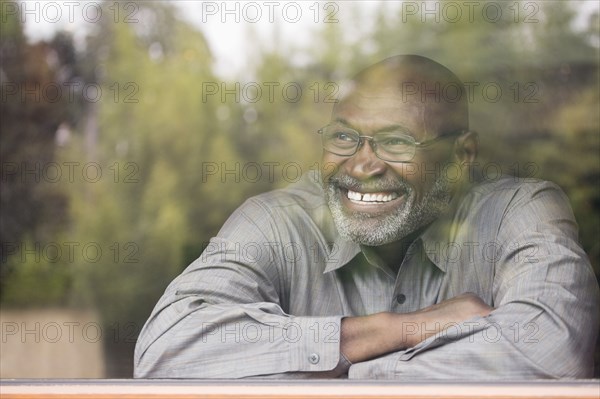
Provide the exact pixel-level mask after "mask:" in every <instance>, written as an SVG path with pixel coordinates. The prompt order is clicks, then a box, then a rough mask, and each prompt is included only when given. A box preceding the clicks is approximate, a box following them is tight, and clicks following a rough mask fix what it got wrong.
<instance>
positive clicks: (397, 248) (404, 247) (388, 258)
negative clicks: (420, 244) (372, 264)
mask: <svg viewBox="0 0 600 399" xmlns="http://www.w3.org/2000/svg"><path fill="white" fill-rule="evenodd" d="M426 228H427V226H423V227H421V228H419V229H418V230H416V231H414V232H412V233H410V234H409V235H408V236H406V237H404V238H402V239H400V240H398V241H394V242H390V243H389V244H384V245H379V246H376V247H371V249H372V250H373V251H375V253H377V255H378V256H379V257H380V258H381V259H383V261H384V262H385V263H386V264H387V265H388V266H389V267H390V268H391V269H392V270H393V271H394V272H396V273H397V272H398V269H399V268H400V265H401V264H402V261H403V260H404V257H405V256H406V252H407V251H408V247H410V244H412V243H413V241H415V240H416V239H417V238H418V237H419V236H420V235H421V233H423V231H424V230H425V229H426Z"/></svg>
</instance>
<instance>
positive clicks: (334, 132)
mask: <svg viewBox="0 0 600 399" xmlns="http://www.w3.org/2000/svg"><path fill="white" fill-rule="evenodd" d="M318 132H319V134H320V135H321V137H322V139H323V149H324V150H325V151H328V152H331V153H332V154H335V155H340V156H343V157H349V156H352V155H354V154H356V152H357V151H358V149H359V148H360V146H361V145H362V143H363V142H364V141H365V140H368V141H370V142H371V148H372V149H373V151H374V152H375V155H376V156H377V157H378V158H380V159H382V160H384V161H388V162H410V161H411V160H412V159H413V157H414V156H415V153H416V151H417V148H423V147H427V146H430V145H432V144H435V143H437V142H438V141H441V140H444V139H447V138H449V137H453V136H458V135H460V134H462V133H464V132H465V131H464V130H460V131H457V132H452V133H445V134H441V135H439V136H438V137H436V138H434V139H431V140H428V141H423V142H420V143H419V142H417V141H415V139H414V137H412V136H409V135H407V134H405V133H403V132H400V131H391V132H381V133H377V134H375V135H374V136H363V135H361V134H360V133H359V132H357V131H356V130H354V129H350V128H348V127H345V126H343V125H340V124H331V125H327V126H325V127H323V128H321V129H319V130H318Z"/></svg>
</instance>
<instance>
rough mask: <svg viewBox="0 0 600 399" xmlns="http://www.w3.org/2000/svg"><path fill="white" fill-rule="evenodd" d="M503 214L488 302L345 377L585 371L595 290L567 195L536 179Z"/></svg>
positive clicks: (588, 371)
mask: <svg viewBox="0 0 600 399" xmlns="http://www.w3.org/2000/svg"><path fill="white" fill-rule="evenodd" d="M503 220H504V222H503V223H502V225H501V226H500V228H499V232H498V234H497V240H498V242H499V243H500V244H501V245H502V248H504V249H505V250H503V251H501V253H500V255H499V258H498V260H497V261H496V262H495V265H494V267H495V268H496V272H495V276H494V283H493V286H494V292H493V303H492V304H491V305H492V306H494V307H495V310H494V311H493V312H492V313H491V314H490V315H489V316H487V317H485V318H481V317H479V318H474V319H472V320H468V321H466V322H463V323H457V324H453V325H449V326H446V329H445V330H444V331H442V332H441V333H438V334H437V335H435V336H433V337H430V338H429V339H427V340H425V341H423V342H421V343H420V344H418V345H417V346H415V347H413V348H409V349H407V350H404V351H400V352H396V353H392V354H389V355H387V356H384V357H382V358H379V359H375V360H372V361H368V362H364V363H359V364H354V365H352V367H351V368H350V371H349V377H350V378H395V379H410V380H423V379H454V380H457V379H460V380H490V379H513V380H514V379H533V378H589V377H592V373H593V353H594V345H595V341H596V335H597V332H598V312H597V306H598V303H599V297H600V295H599V292H598V284H597V282H596V278H595V276H594V273H593V271H592V268H591V266H590V264H589V260H588V258H587V256H586V254H585V253H584V252H583V250H582V249H581V247H580V246H579V244H578V242H577V225H576V223H575V221H574V217H573V215H572V211H571V209H570V206H569V203H568V200H567V198H566V196H565V195H564V193H562V191H561V190H560V189H559V188H558V187H557V186H555V185H554V184H552V183H547V182H544V183H539V184H536V185H535V188H534V189H532V190H526V191H525V192H521V193H519V194H517V195H515V198H513V200H512V201H511V204H510V206H509V207H508V208H507V210H506V215H505V217H504V219H503ZM515 243H517V244H518V245H515Z"/></svg>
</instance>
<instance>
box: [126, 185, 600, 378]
mask: <svg viewBox="0 0 600 399" xmlns="http://www.w3.org/2000/svg"><path fill="white" fill-rule="evenodd" d="M393 269H394V268H391V267H389V265H386V264H385V263H384V262H383V261H382V260H381V259H379V258H378V257H377V256H376V255H375V253H374V252H373V251H370V250H369V248H367V247H361V246H359V245H357V244H355V243H352V242H347V241H344V240H342V239H341V238H340V237H339V235H338V234H337V232H336V229H335V226H334V224H333V221H332V219H331V215H330V213H329V209H328V206H327V204H326V202H325V200H324V196H323V192H322V189H321V187H320V184H319V183H318V182H317V179H316V177H315V176H311V175H307V176H305V178H304V179H303V180H302V181H301V182H298V183H296V184H293V185H291V186H289V187H288V188H285V189H282V190H275V191H272V192H269V193H266V194H263V195H259V196H256V197H253V198H250V199H249V200H247V201H246V202H245V203H244V204H243V205H242V206H241V207H240V208H239V209H237V210H236V211H235V212H234V213H233V215H232V216H231V217H230V218H229V220H228V221H227V222H226V223H225V225H224V226H223V228H222V229H221V231H220V232H219V234H218V235H217V236H216V237H214V238H213V239H211V240H210V242H209V243H208V246H207V247H206V249H205V251H204V252H203V253H202V255H201V256H200V258H198V259H197V260H196V261H194V262H193V263H192V264H191V265H189V267H188V268H187V269H186V270H185V271H184V272H183V273H182V274H181V275H180V276H179V277H177V278H176V279H175V280H174V281H173V282H172V283H171V284H170V285H169V287H168V288H167V290H166V291H165V293H164V295H163V297H162V298H161V299H160V301H159V302H158V304H157V305H156V307H155V309H154V311H153V312H152V315H151V316H150V318H149V320H148V321H147V323H146V325H145V326H144V328H143V330H142V332H141V334H140V337H139V339H138V342H137V346H136V351H135V377H145V378H241V377H251V376H264V377H267V376H269V377H282V378H300V377H309V378H310V377H314V378H317V377H335V376H340V375H346V373H347V375H348V376H349V377H350V378H365V379H374V378H387V379H407V380H415V379H500V378H502V379H506V378H510V379H524V378H557V377H578V378H581V377H590V376H592V373H593V348H594V344H595V339H596V334H597V330H598V311H597V306H598V302H599V293H598V285H597V282H596V279H595V276H594V273H593V271H592V268H591V266H590V264H589V260H588V258H587V256H586V254H585V253H584V251H583V250H582V249H581V247H580V245H579V244H578V240H577V224H576V223H575V221H574V217H573V214H572V211H571V209H570V206H569V203H568V200H567V198H566V196H565V195H564V194H563V192H562V191H561V190H560V189H559V188H558V187H557V186H556V185H554V184H552V183H549V182H544V181H537V180H535V181H534V180H531V179H529V180H528V181H526V182H525V181H522V180H519V179H517V178H513V177H503V178H500V179H497V180H495V181H486V182H483V183H479V184H476V185H473V186H470V187H469V188H468V190H465V192H463V194H461V195H457V196H455V198H454V199H453V201H452V204H451V211H450V212H448V213H446V214H444V215H443V216H442V217H440V218H439V219H438V220H436V221H435V222H434V223H432V224H431V225H430V226H429V227H428V228H427V229H426V230H425V231H424V232H423V234H421V236H420V237H419V238H418V239H416V240H415V241H414V242H413V243H412V244H411V245H410V247H409V248H408V250H407V254H406V256H405V258H404V260H403V262H402V264H401V265H400V267H399V270H398V273H395V272H393ZM464 292H472V293H475V294H477V295H478V296H479V297H481V298H482V299H483V300H484V301H485V302H486V303H487V304H488V305H490V306H492V307H494V308H495V310H494V311H493V312H492V313H491V314H490V315H489V316H487V317H484V318H482V317H477V318H473V319H471V320H467V321H465V322H463V323H456V324H451V325H447V326H442V327H445V329H444V331H442V332H440V333H438V334H436V335H434V336H432V337H430V338H427V339H425V340H423V341H422V342H421V343H420V344H418V345H416V346H415V347H412V348H408V349H406V350H402V351H398V352H394V353H391V354H388V355H386V356H382V357H379V358H376V359H373V360H370V361H366V362H362V363H357V364H353V365H350V363H348V362H347V360H345V358H343V356H341V354H340V349H339V348H340V322H341V319H342V318H343V317H345V316H360V315H368V314H372V313H377V312H384V311H391V312H398V313H405V312H411V311H415V310H418V309H421V308H424V307H426V306H429V305H432V304H435V303H439V302H441V301H443V300H445V299H449V298H452V297H454V296H456V295H459V294H461V293H464ZM401 328H403V329H405V330H406V333H407V334H410V333H411V332H412V333H414V331H416V328H415V326H414V325H410V324H408V323H407V324H406V325H403V326H402V327H401Z"/></svg>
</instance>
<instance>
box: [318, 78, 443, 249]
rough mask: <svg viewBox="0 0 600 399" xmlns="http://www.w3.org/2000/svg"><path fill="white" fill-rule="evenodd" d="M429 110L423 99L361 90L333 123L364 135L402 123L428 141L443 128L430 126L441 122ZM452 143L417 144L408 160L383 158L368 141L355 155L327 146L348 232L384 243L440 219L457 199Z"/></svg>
mask: <svg viewBox="0 0 600 399" xmlns="http://www.w3.org/2000/svg"><path fill="white" fill-rule="evenodd" d="M428 114H431V109H429V111H428ZM435 114H436V113H435V112H433V115H434V116H435ZM425 115H426V113H425V104H423V103H422V102H420V101H419V100H418V99H417V100H411V99H407V98H406V97H405V98H402V95H401V94H399V93H397V92H394V91H392V90H387V89H383V90H368V91H365V90H363V91H361V90H360V89H359V90H356V91H355V92H354V93H352V94H351V95H350V96H349V97H347V98H345V99H344V100H343V101H341V102H340V103H339V104H338V105H337V106H336V108H335V110H334V114H333V121H332V123H339V124H342V125H345V126H346V127H349V128H351V129H354V130H356V131H358V132H359V133H360V134H361V135H364V136H373V135H374V134H376V133H378V132H381V131H389V130H391V129H393V128H394V127H399V128H402V130H404V132H406V133H408V134H409V135H411V136H413V137H414V138H415V140H416V141H417V142H422V141H426V140H430V139H432V138H435V137H436V136H437V135H438V133H439V132H437V131H435V132H434V131H427V126H438V125H439V124H440V123H431V122H432V121H425ZM438 122H439V121H438ZM452 143H453V140H451V139H448V140H442V141H440V142H437V143H435V144H433V145H431V146H429V147H426V148H423V149H417V151H416V154H415V156H414V158H413V159H412V160H411V161H410V162H408V163H403V162H388V161H384V160H382V159H380V158H378V157H377V156H376V155H375V152H374V151H373V149H372V148H371V145H370V144H369V142H368V141H365V142H363V144H362V146H361V147H360V148H359V150H358V152H357V153H356V154H354V155H353V156H349V157H347V156H339V155H335V154H332V153H330V152H327V151H323V164H322V170H321V173H322V178H323V185H324V189H325V195H326V198H327V201H328V204H329V207H330V209H331V212H332V215H333V218H334V221H335V223H336V226H337V229H338V231H339V233H340V234H341V235H342V237H343V238H345V239H347V240H351V241H354V242H357V243H361V244H365V245H371V246H376V245H383V244H387V243H390V242H393V241H397V240H400V239H402V238H404V237H406V236H407V235H408V234H410V233H412V232H414V231H416V230H417V229H419V228H420V227H422V226H425V225H427V224H429V223H430V222H432V221H433V220H434V219H436V218H437V217H438V216H439V215H440V214H441V213H442V212H444V210H445V209H446V208H447V206H448V202H449V201H450V198H451V185H450V183H449V182H448V181H447V180H446V179H445V178H444V175H443V173H441V171H443V168H444V165H445V163H447V162H448V161H449V160H450V154H451V149H452ZM333 165H335V169H334V168H333V167H332V166H333Z"/></svg>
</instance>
